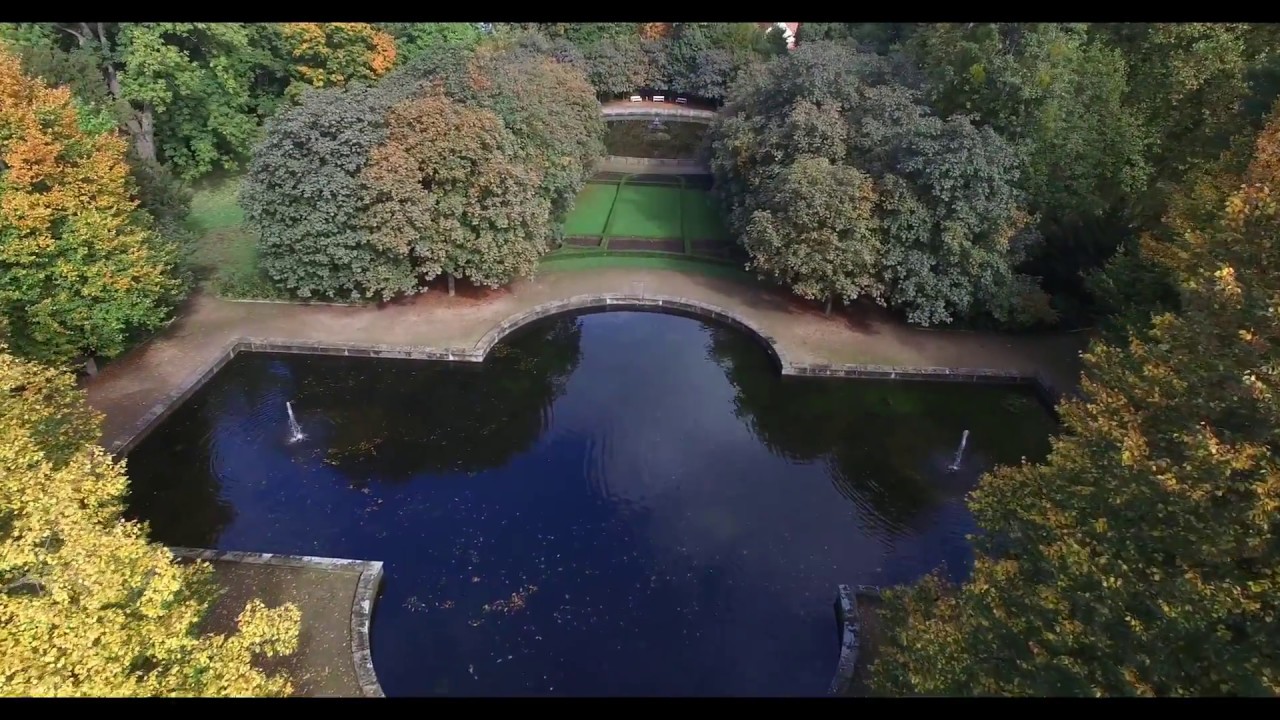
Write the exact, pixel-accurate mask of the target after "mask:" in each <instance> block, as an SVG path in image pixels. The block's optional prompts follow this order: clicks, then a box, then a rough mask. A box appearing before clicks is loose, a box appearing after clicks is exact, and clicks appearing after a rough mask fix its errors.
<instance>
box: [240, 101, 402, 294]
mask: <svg viewBox="0 0 1280 720" xmlns="http://www.w3.org/2000/svg"><path fill="white" fill-rule="evenodd" d="M398 89H400V88H399V86H398V85H394V84H384V85H381V86H379V87H377V88H368V87H359V86H357V87H351V88H325V89H322V90H314V89H312V90H309V91H307V92H304V93H303V94H302V96H301V98H300V99H299V102H298V104H297V105H296V106H293V107H290V108H288V109H286V110H284V111H283V112H281V113H280V114H279V115H277V116H276V117H274V118H272V119H271V120H269V121H268V122H267V124H266V128H265V136H264V137H263V139H262V141H261V142H260V143H259V145H258V146H257V148H256V149H255V150H254V154H253V160H252V161H251V162H250V163H249V172H248V174H247V175H246V177H245V181H244V184H243V186H242V188H241V195H240V204H241V205H242V206H243V207H244V211H245V223H246V225H247V226H248V227H249V228H250V230H252V231H253V232H254V234H255V235H256V236H257V238H258V252H259V257H260V258H261V260H262V269H263V272H264V273H266V275H267V276H268V277H269V278H270V279H271V280H272V281H273V282H274V283H276V285H277V286H279V287H281V288H283V289H285V290H287V291H289V292H291V293H293V294H295V295H297V296H299V297H316V296H319V297H330V298H349V299H355V298H364V297H368V296H369V295H368V294H367V290H366V289H365V288H367V287H388V286H399V287H402V288H408V287H411V286H412V285H413V279H412V277H411V269H410V268H409V266H408V265H407V263H406V262H405V260H404V259H403V258H397V257H395V256H393V255H390V254H388V253H384V252H379V251H378V250H377V248H376V247H375V246H374V245H373V244H372V243H370V241H369V234H368V230H367V227H366V226H365V225H364V224H363V222H362V218H363V214H364V211H365V209H366V208H367V204H368V198H367V195H366V193H365V192H364V190H363V186H362V185H361V183H360V181H359V179H358V178H359V174H360V171H361V170H363V169H364V167H365V165H366V164H367V163H368V161H369V153H370V151H371V150H372V149H373V148H374V147H375V146H376V145H377V144H378V143H380V142H382V140H383V139H384V138H385V137H386V121H385V115H386V112H387V110H388V109H389V108H390V107H391V106H392V105H393V104H394V103H395V102H396V101H397V100H398V99H402V96H399V95H397V94H396V92H395V91H396V90H398Z"/></svg>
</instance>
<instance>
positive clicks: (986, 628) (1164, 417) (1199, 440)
mask: <svg viewBox="0 0 1280 720" xmlns="http://www.w3.org/2000/svg"><path fill="white" fill-rule="evenodd" d="M1234 184H1235V187H1236V188H1237V189H1236V191H1235V192H1234V193H1232V194H1231V195H1230V197H1229V198H1227V200H1226V202H1225V203H1222V204H1220V205H1216V206H1210V207H1207V208H1202V209H1201V211H1200V212H1199V213H1194V214H1187V213H1184V214H1181V215H1180V216H1179V217H1175V218H1173V220H1172V222H1171V223H1170V225H1171V227H1172V229H1173V231H1175V232H1177V233H1178V234H1177V235H1176V236H1175V237H1170V238H1168V239H1167V241H1166V243H1165V245H1166V247H1168V248H1170V250H1171V251H1170V252H1169V253H1167V254H1166V255H1165V257H1166V258H1167V269H1168V271H1169V273H1170V274H1171V276H1172V277H1174V278H1176V279H1177V281H1178V283H1179V286H1180V288H1181V291H1182V298H1181V306H1182V309H1181V311H1180V312H1179V313H1177V314H1172V313H1166V314H1162V315H1160V316H1158V317H1156V318H1155V319H1154V320H1153V322H1152V323H1151V325H1150V327H1149V328H1147V329H1145V331H1144V332H1142V333H1135V334H1133V335H1132V336H1131V337H1130V338H1129V340H1128V342H1127V343H1126V344H1124V345H1111V344H1101V345H1098V346H1096V347H1095V348H1094V349H1092V350H1091V352H1090V353H1089V354H1088V357H1087V359H1086V361H1087V369H1086V372H1085V377H1084V385H1083V390H1084V399H1082V400H1076V401H1071V402H1068V403H1066V404H1065V405H1064V406H1063V408H1062V416H1063V422H1064V424H1065V432H1064V433H1063V434H1062V435H1061V436H1059V437H1058V438H1057V439H1056V440H1055V441H1054V449H1053V452H1052V454H1051V455H1050V457H1049V459H1048V461H1047V462H1046V463H1044V464H1041V465H1021V466H1016V467H1006V468H1003V469H1001V470H998V471H996V472H994V473H991V474H989V475H988V476H987V477H986V478H984V479H983V481H982V483H981V485H980V487H979V489H978V490H977V491H976V492H975V493H974V495H973V496H972V502H971V507H972V508H973V511H974V513H975V515H976V517H977V519H978V521H979V523H980V524H981V526H982V528H983V529H984V531H985V533H984V534H983V535H982V536H981V537H979V538H978V539H977V547H978V550H979V556H978V559H977V563H976V566H975V568H974V572H973V577H972V579H971V580H970V581H969V582H967V583H965V584H964V585H963V586H961V587H958V588H956V587H950V586H947V585H946V584H945V583H942V582H941V581H940V580H938V579H937V578H931V579H929V580H927V581H925V582H923V583H922V584H920V585H919V586H917V587H913V588H909V589H903V590H897V591H894V592H892V593H890V594H889V595H888V597H887V599H886V603H887V604H886V606H885V607H886V611H885V615H884V618H883V619H884V625H885V627H886V628H887V632H886V633H885V642H884V648H883V651H882V655H881V659H880V660H879V661H878V662H877V663H876V665H875V667H874V668H873V680H874V684H875V686H876V687H877V689H878V690H879V691H880V692H885V693H891V694H910V693H926V694H948V695H950V694H990V693H1001V694H1024V695H1062V694H1067V695H1275V694H1276V693H1277V691H1280V655H1277V651H1276V646H1277V641H1278V640H1280V634H1278V633H1277V630H1278V628H1280V625H1277V623H1276V622H1275V619H1276V614H1277V612H1280V602H1278V601H1277V598H1280V593H1278V592H1277V591H1278V590H1280V585H1278V584H1280V555H1278V554H1277V549H1278V548H1280V544H1278V543H1277V533H1278V532H1280V524H1278V523H1277V520H1276V518H1277V511H1280V464H1277V457H1278V455H1277V450H1280V448H1277V437H1276V432H1277V428H1280V376H1278V375H1277V366H1278V365H1277V360H1278V359H1280V323H1278V321H1277V315H1276V308H1277V307H1280V254H1277V246H1276V243H1275V237H1276V235H1277V232H1280V209H1278V208H1277V205H1276V203H1275V199H1274V197H1275V191H1276V189H1277V188H1280V110H1278V111H1277V112H1276V113H1275V114H1273V115H1272V119H1271V122H1270V124H1269V125H1268V126H1267V127H1266V129H1265V130H1264V131H1263V133H1262V134H1261V135H1260V137H1259V138H1258V140H1257V145H1256V152H1255V153H1254V159H1253V162H1252V164H1251V165H1250V166H1249V168H1248V170H1247V171H1246V172H1245V174H1244V176H1243V178H1241V179H1238V180H1237V181H1236V182H1235V183H1234Z"/></svg>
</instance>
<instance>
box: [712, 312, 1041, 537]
mask: <svg viewBox="0 0 1280 720" xmlns="http://www.w3.org/2000/svg"><path fill="white" fill-rule="evenodd" d="M710 353H711V356H712V358H713V359H714V360H715V361H716V362H717V363H718V364H719V365H720V366H721V368H723V369H724V371H725V374H726V376H727V377H728V379H729V382H730V383H731V384H732V385H733V387H734V389H735V391H736V398H735V414H736V415H737V416H738V417H739V418H740V419H742V420H743V421H744V422H746V423H747V424H748V425H749V426H750V427H751V429H752V431H753V432H754V433H755V435H756V437H758V438H759V439H760V441H761V442H763V443H764V444H765V445H766V446H767V447H769V449H770V450H772V451H773V452H774V453H776V454H778V455H781V456H783V457H787V458H791V459H793V460H799V461H808V462H813V461H825V462H826V464H827V465H828V467H829V468H830V469H831V476H832V482H833V483H834V484H835V485H836V487H837V489H838V490H840V492H841V493H842V494H844V495H846V496H848V497H850V499H852V500H854V501H855V502H859V503H860V504H867V505H870V506H871V507H870V508H869V509H870V510H872V511H873V512H874V513H875V514H876V515H878V516H879V517H881V518H882V519H883V520H884V521H886V522H888V523H890V524H892V525H895V526H913V525H914V524H915V523H916V522H917V521H918V520H919V519H921V517H922V516H923V515H925V514H926V513H927V511H928V510H929V509H931V508H932V507H934V506H936V505H937V504H938V503H940V502H942V501H944V500H946V499H948V498H951V497H955V496H957V495H960V494H963V493H964V492H967V491H968V490H969V489H970V488H971V487H972V484H973V480H974V479H975V478H976V475H977V473H976V472H975V471H976V470H979V469H985V467H989V466H991V465H994V464H997V463H1001V464H1003V463H1016V462H1018V461H1019V459H1020V458H1021V457H1022V456H1024V455H1025V456H1027V457H1028V458H1029V459H1033V460H1034V459H1039V458H1041V457H1043V455H1044V454H1045V453H1046V452H1047V450H1048V434H1049V432H1050V431H1051V430H1052V427H1053V421H1052V420H1051V419H1050V418H1049V416H1048V415H1047V414H1046V413H1045V412H1044V410H1043V409H1042V408H1041V407H1040V406H1039V405H1038V404H1037V402H1036V401H1035V399H1034V397H1032V396H1031V395H1030V394H1029V393H1020V392H1016V391H1014V390H1012V389H1008V388H994V387H990V386H974V385H963V384H941V383H921V382H893V381H857V380H835V379H812V378H782V377H780V376H779V374H778V371H777V369H776V368H775V367H774V366H773V364H772V363H771V361H770V359H769V357H768V355H766V353H765V351H764V349H763V348H761V347H760V346H759V344H758V343H757V342H756V341H755V340H754V339H753V338H751V337H748V336H746V335H745V334H743V333H741V332H739V331H736V330H732V329H727V328H714V329H713V330H712V341H711V346H710ZM964 430H969V431H970V448H971V450H972V452H971V453H970V454H968V455H967V456H966V457H967V458H968V459H969V464H968V467H967V468H966V469H967V471H966V472H962V473H957V474H956V475H950V474H948V473H947V472H946V465H947V463H948V461H949V460H950V459H951V457H952V455H953V453H954V452H955V449H956V446H957V445H958V443H959V440H960V435H961V433H962V432H963V431H964ZM979 464H980V465H981V466H982V467H978V465H979Z"/></svg>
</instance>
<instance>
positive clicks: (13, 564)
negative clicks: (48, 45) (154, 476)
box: [0, 61, 300, 697]
mask: <svg viewBox="0 0 1280 720" xmlns="http://www.w3.org/2000/svg"><path fill="white" fill-rule="evenodd" d="M6 62H7V61H6ZM100 430H101V421H100V418H99V417H98V416H96V415H95V414H94V413H93V412H92V411H91V410H89V409H88V408H87V407H86V406H85V404H84V399H83V396H82V395H81V394H80V393H79V392H78V391H77V390H76V389H75V381H74V379H73V377H72V376H71V375H69V374H67V373H65V372H61V371H59V370H55V369H51V368H47V367H42V366H40V365H37V364H34V363H28V362H23V361H20V360H18V359H16V358H14V357H13V356H11V355H9V354H8V353H7V352H5V348H4V347H3V346H0V448H3V449H0V694H3V695H8V696H62V697H66V696H88V697H95V696H96V697H108V696H129V697H155V696H184V695H185V696H191V695H206V696H207V695H215V696H216V695H235V696H246V695H286V694H288V693H289V691H290V684H289V682H288V680H287V679H286V678H283V677H281V676H278V675H267V674H264V673H262V672H261V671H259V670H258V669H257V668H255V667H254V662H255V660H257V659H258V658H260V657H262V656H264V655H265V656H278V655H283V654H289V653H292V652H294V650H295V649H296V648H297V642H298V625H299V621H300V616H299V613H298V609H297V608H296V607H294V606H290V605H286V606H283V607H280V608H275V609H268V608H267V607H266V606H265V605H264V604H263V603H262V602H261V601H260V600H256V599H255V600H252V601H250V602H249V603H248V604H247V605H246V606H245V608H244V611H243V612H242V613H241V614H240V616H239V622H238V628H237V630H236V632H234V633H232V634H228V635H211V634H206V633H204V632H202V631H201V630H200V629H199V626H200V622H201V620H202V619H203V618H204V617H205V614H206V613H207V611H208V609H209V606H210V604H211V602H212V600H213V599H214V597H215V595H216V591H217V589H216V587H214V586H213V584H212V581H211V571H212V569H211V568H210V566H209V565H208V564H207V563H197V564H190V563H186V564H179V563H177V562H175V561H174V558H173V556H172V555H171V554H170V552H169V551H168V550H167V549H166V548H164V547H163V546H160V545H156V544H153V543H149V542H147V538H146V528H145V527H144V526H142V525H139V524H137V523H134V522H127V521H125V520H123V519H122V518H121V509H122V507H123V504H124V502H123V501H124V495H125V492H126V487H127V480H126V478H125V474H124V464H123V463H121V462H117V461H114V460H112V459H111V457H110V456H109V455H108V454H107V452H106V451H104V450H103V449H102V448H100V447H98V446H97V445H96V444H95V442H96V440H97V437H98V435H99V432H100Z"/></svg>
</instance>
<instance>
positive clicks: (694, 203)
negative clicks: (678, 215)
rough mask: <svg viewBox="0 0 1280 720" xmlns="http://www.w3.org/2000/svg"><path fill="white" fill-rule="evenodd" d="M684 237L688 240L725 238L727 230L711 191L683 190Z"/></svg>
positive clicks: (727, 235) (727, 234) (727, 233)
mask: <svg viewBox="0 0 1280 720" xmlns="http://www.w3.org/2000/svg"><path fill="white" fill-rule="evenodd" d="M682 194H683V200H684V213H683V217H684V237H685V238H686V239H688V240H725V239H727V238H728V237H729V230H728V228H726V227H725V224H724V217H723V216H722V215H721V214H720V208H719V207H717V206H716V202H715V199H714V198H712V197H711V193H708V192H706V191H704V190H684V191H683V193H682Z"/></svg>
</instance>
